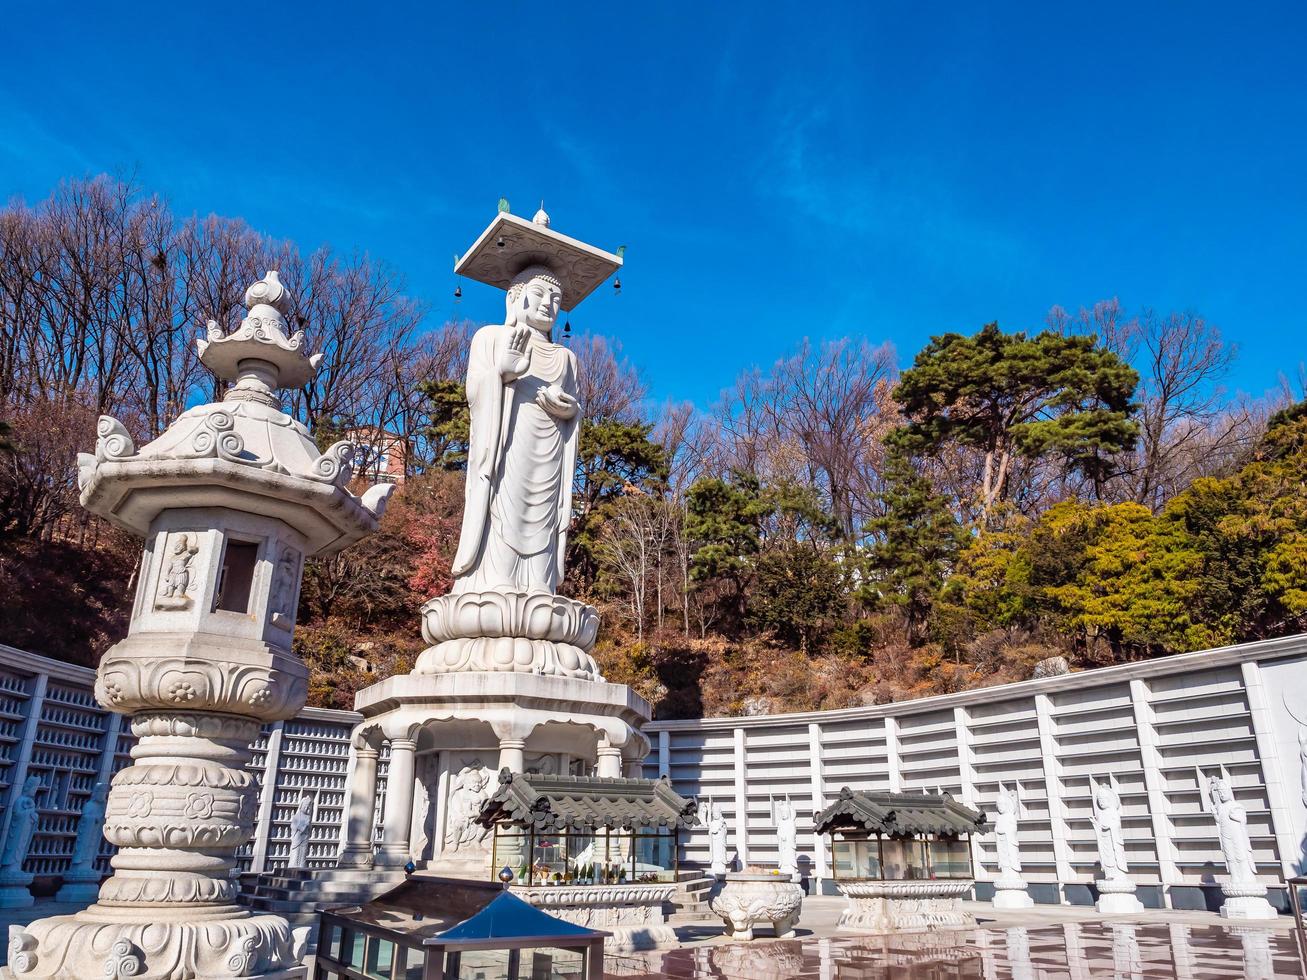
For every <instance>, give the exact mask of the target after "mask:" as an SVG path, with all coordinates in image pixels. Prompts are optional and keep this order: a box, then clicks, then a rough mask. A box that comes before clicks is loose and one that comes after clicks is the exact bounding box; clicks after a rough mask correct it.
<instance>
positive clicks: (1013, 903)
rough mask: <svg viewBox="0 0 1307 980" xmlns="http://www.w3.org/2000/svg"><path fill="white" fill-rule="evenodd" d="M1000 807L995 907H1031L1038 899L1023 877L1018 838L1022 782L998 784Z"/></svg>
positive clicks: (996, 828) (996, 833) (996, 831)
mask: <svg viewBox="0 0 1307 980" xmlns="http://www.w3.org/2000/svg"><path fill="white" fill-rule="evenodd" d="M994 807H995V809H996V810H997V811H998V813H997V815H996V816H995V818H994V849H995V852H996V857H997V861H998V878H997V879H995V881H994V908H996V909H1028V908H1030V907H1031V906H1032V905H1034V904H1035V903H1034V901H1033V900H1032V899H1031V897H1030V896H1029V895H1027V894H1026V889H1027V888H1028V886H1027V885H1026V881H1025V879H1024V878H1022V877H1021V850H1020V847H1019V845H1018V842H1017V822H1018V820H1019V819H1020V817H1021V809H1022V807H1021V784H1020V783H1013V788H1012V789H1010V790H1009V789H1008V788H1007V787H1006V786H1005V785H1003V784H1002V783H999V784H998V798H997V799H996V800H995V802H994Z"/></svg>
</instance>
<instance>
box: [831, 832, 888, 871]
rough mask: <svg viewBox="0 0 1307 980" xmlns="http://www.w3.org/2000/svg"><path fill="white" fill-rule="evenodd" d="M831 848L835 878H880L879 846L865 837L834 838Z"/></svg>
mask: <svg viewBox="0 0 1307 980" xmlns="http://www.w3.org/2000/svg"><path fill="white" fill-rule="evenodd" d="M833 843H834V846H833V847H832V849H831V850H832V853H833V855H834V863H835V877H836V878H845V879H849V878H852V879H863V878H872V879H877V880H878V879H879V878H880V846H879V844H878V842H877V841H875V840H868V839H867V838H865V837H836V838H835V840H834V842H833Z"/></svg>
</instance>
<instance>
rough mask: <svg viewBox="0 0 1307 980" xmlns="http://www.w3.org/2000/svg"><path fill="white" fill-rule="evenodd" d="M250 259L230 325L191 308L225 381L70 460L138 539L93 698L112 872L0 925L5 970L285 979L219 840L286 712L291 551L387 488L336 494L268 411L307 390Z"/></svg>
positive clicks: (291, 940) (365, 509)
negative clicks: (69, 902)
mask: <svg viewBox="0 0 1307 980" xmlns="http://www.w3.org/2000/svg"><path fill="white" fill-rule="evenodd" d="M289 300H290V297H289V294H288V293H287V291H286V288H285V287H284V286H283V285H282V284H281V282H280V281H279V280H278V278H277V273H276V272H269V273H268V274H267V275H266V276H265V277H264V278H263V279H261V280H260V281H258V282H256V283H255V284H254V285H253V286H251V287H250V288H249V289H248V290H247V291H246V293H245V304H246V306H247V307H248V308H249V313H248V315H247V316H246V317H245V319H244V320H243V321H242V322H241V324H240V326H239V327H238V328H237V329H236V330H235V331H233V332H232V333H230V334H226V333H224V331H223V330H222V329H221V328H220V327H219V326H218V325H217V324H216V323H213V322H212V321H210V323H209V325H208V331H207V337H206V338H205V339H202V340H200V341H199V351H200V360H201V362H202V363H203V364H204V365H205V366H206V367H207V368H209V370H211V371H212V372H213V373H214V374H215V375H217V376H218V377H219V378H221V379H223V380H224V381H227V382H229V383H230V384H231V386H230V387H229V388H228V390H227V393H226V396H225V397H224V399H223V400H222V401H221V402H219V403H214V404H206V405H200V406H197V407H195V408H192V409H190V410H189V411H187V412H185V413H184V414H182V415H181V417H180V418H178V419H177V420H176V421H175V422H174V423H173V424H172V425H171V426H169V428H168V429H167V431H165V432H164V433H163V434H162V435H161V436H159V438H157V439H155V440H154V441H153V442H151V443H149V444H148V445H146V446H143V447H141V448H140V449H139V450H138V449H137V448H136V447H135V446H134V445H133V443H132V440H131V438H130V437H129V436H128V434H127V431H126V429H124V427H123V426H122V425H121V424H120V423H119V422H118V421H117V420H115V419H113V418H110V417H108V416H102V417H101V418H100V422H99V438H98V440H97V441H96V446H95V454H94V455H89V454H82V455H81V456H79V458H78V470H79V472H78V480H79V484H80V487H81V502H82V505H83V506H84V507H86V508H87V509H88V510H90V511H92V512H94V513H96V514H98V515H100V516H102V517H104V518H106V519H107V520H109V521H111V522H112V523H114V524H116V525H118V526H120V527H122V528H125V529H127V530H129V531H131V532H133V533H135V534H138V535H141V536H142V537H144V538H145V552H144V555H143V557H142V560H141V567H140V573H139V575H138V577H137V582H136V596H135V601H134V604H133V607H132V615H131V624H130V626H129V629H128V634H127V637H126V638H125V639H124V640H122V641H121V642H120V643H118V644H116V645H114V646H113V647H112V648H111V649H110V650H109V651H108V652H107V653H106V654H105V655H104V657H103V659H102V660H101V662H100V668H99V672H98V676H97V680H96V690H95V693H96V698H97V699H98V700H99V702H100V703H101V704H102V705H104V706H105V707H106V708H108V709H109V710H111V711H116V712H120V713H123V714H127V715H130V716H131V727H132V733H133V734H134V735H135V736H136V738H137V739H138V741H137V744H136V746H135V748H133V750H132V759H133V764H132V765H131V766H130V767H128V768H127V769H124V770H123V771H122V772H120V773H118V774H117V776H116V777H115V778H114V780H113V786H112V789H111V791H110V794H109V799H108V804H107V807H106V812H105V823H104V835H105V837H106V839H108V840H109V842H110V843H112V844H114V845H116V846H117V847H118V853H117V855H116V856H115V857H114V858H113V860H112V865H113V869H114V871H113V876H112V877H110V878H109V879H108V880H107V881H106V882H105V883H104V885H103V886H102V887H101V889H100V893H99V899H98V901H97V902H96V904H94V905H92V906H91V907H90V908H88V909H86V910H84V911H82V912H79V913H77V914H75V915H70V916H57V917H54V918H48V919H41V920H39V921H36V922H33V923H32V924H31V925H30V926H27V927H26V928H21V927H17V926H15V927H12V928H11V930H10V943H9V963H8V967H7V969H6V971H5V973H4V976H6V977H10V978H29V977H31V978H37V977H40V978H45V977H51V978H54V977H58V978H69V980H71V978H86V977H92V976H97V977H100V976H102V977H128V976H143V977H169V978H178V980H181V978H190V977H205V978H211V977H212V978H217V977H298V976H301V975H302V971H301V970H300V969H299V962H300V959H301V958H302V956H303V945H304V943H303V937H302V936H301V937H297V936H292V933H291V929H290V927H289V925H288V924H287V922H286V920H285V919H283V918H281V917H280V916H276V915H266V914H255V913H252V912H251V911H250V910H248V909H246V908H244V907H242V906H241V905H239V904H238V903H237V898H236V894H237V882H236V879H234V878H233V877H232V876H231V872H232V869H233V867H234V865H235V851H236V848H237V847H238V846H239V845H241V844H242V843H244V842H245V841H246V840H248V839H249V837H250V835H251V833H252V832H253V830H254V825H255V816H256V810H257V799H256V797H257V789H256V786H255V783H254V777H253V775H252V774H251V773H250V772H248V771H247V770H246V769H245V764H246V763H247V762H248V761H249V759H250V757H251V752H250V743H251V742H253V741H254V739H255V738H256V737H257V735H258V733H259V729H260V726H262V725H263V724H264V723H266V722H272V721H276V720H278V719H285V718H291V717H293V716H294V715H295V714H296V713H298V712H299V710H300V709H301V708H302V707H303V705H304V701H305V697H306V695H307V687H308V671H307V669H306V668H305V666H304V665H303V664H302V663H301V662H300V660H299V659H298V658H297V657H296V656H295V655H294V654H293V653H292V652H291V634H292V630H293V628H294V625H295V609H296V606H297V604H298V600H299V590H300V578H301V574H302V572H303V566H304V559H305V558H306V557H309V556H312V555H322V554H331V553H333V552H336V551H339V550H340V549H342V548H345V547H347V546H348V545H350V544H352V543H354V542H355V541H357V540H359V539H360V538H362V537H363V536H365V535H366V534H368V533H370V532H372V531H374V530H375V529H376V527H377V523H378V520H379V519H380V517H381V514H382V512H383V510H384V508H385V503H386V498H387V496H388V494H389V492H390V490H391V489H392V488H391V487H390V486H389V485H383V486H375V487H372V488H371V489H370V490H368V491H367V492H366V493H365V494H363V495H362V496H361V497H359V496H355V495H354V494H353V493H351V492H350V491H349V489H348V488H347V484H348V482H349V480H350V477H351V465H350V462H351V458H352V456H353V453H354V446H353V445H352V444H351V443H348V442H338V443H336V444H335V445H333V446H331V447H330V448H329V449H328V450H327V451H326V452H325V453H319V452H318V449H317V447H316V446H315V444H314V442H313V439H312V438H311V437H310V435H309V432H308V430H307V429H306V428H305V426H303V425H302V424H301V423H300V422H298V421H296V420H295V419H294V418H292V417H291V416H290V415H287V414H286V413H284V412H283V411H282V406H281V402H280V399H279V398H278V389H281V388H296V387H301V386H303V385H304V384H306V383H307V382H308V381H309V380H310V379H311V378H312V377H313V373H314V371H315V369H316V368H317V364H318V361H319V360H320V357H321V355H317V356H314V357H309V356H308V354H307V353H306V351H305V350H304V335H303V332H302V331H296V332H294V333H293V334H292V333H291V332H290V331H289V330H288V329H287V323H286V318H285V314H286V311H287V309H288V306H289Z"/></svg>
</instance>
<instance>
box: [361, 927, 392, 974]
mask: <svg viewBox="0 0 1307 980" xmlns="http://www.w3.org/2000/svg"><path fill="white" fill-rule="evenodd" d="M367 939H368V955H367V960H366V963H365V965H364V967H363V972H364V973H365V974H366V975H368V976H370V977H374V978H375V980H390V967H391V964H392V961H393V959H394V956H395V944H394V943H392V942H391V941H390V940H389V939H379V938H378V937H376V936H368V937H367Z"/></svg>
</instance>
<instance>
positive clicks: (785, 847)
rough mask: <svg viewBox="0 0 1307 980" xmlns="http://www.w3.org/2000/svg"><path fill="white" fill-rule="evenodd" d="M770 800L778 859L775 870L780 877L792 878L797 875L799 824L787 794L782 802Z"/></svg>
mask: <svg viewBox="0 0 1307 980" xmlns="http://www.w3.org/2000/svg"><path fill="white" fill-rule="evenodd" d="M769 799H770V800H771V819H772V825H773V826H774V827H775V828H776V850H777V852H778V855H779V859H778V860H777V863H776V869H777V870H778V871H780V873H781V875H782V876H789V877H794V876H795V875H797V874H798V873H799V823H798V820H797V819H796V818H795V816H794V804H793V803H791V802H790V797H789V794H786V796H785V798H784V799H782V800H777V799H776V798H775V797H769Z"/></svg>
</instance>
